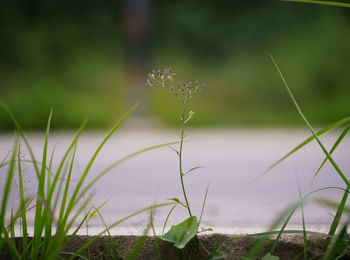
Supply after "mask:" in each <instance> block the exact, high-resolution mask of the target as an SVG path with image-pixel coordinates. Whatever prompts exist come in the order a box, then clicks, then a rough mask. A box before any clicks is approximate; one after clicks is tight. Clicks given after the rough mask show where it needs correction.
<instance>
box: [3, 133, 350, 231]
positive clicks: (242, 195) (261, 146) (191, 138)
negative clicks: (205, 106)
mask: <svg viewBox="0 0 350 260" xmlns="http://www.w3.org/2000/svg"><path fill="white" fill-rule="evenodd" d="M338 134H339V133H338ZM103 135H104V133H102V132H90V133H86V134H83V135H82V137H81V139H80V141H79V145H78V150H77V160H76V162H77V164H76V167H75V170H74V173H75V175H76V176H78V174H80V173H81V172H82V171H83V169H84V167H85V165H86V164H87V161H88V159H89V158H90V157H91V155H92V153H93V152H94V150H95V149H96V148H97V146H98V144H99V141H100V140H102V138H103ZM72 136H73V133H71V132H65V133H62V132H61V133H53V134H51V137H50V143H49V146H50V149H49V150H50V151H52V148H53V147H54V146H55V145H56V144H57V147H56V151H55V154H56V160H57V159H58V158H60V156H61V155H62V154H63V152H64V149H66V148H67V146H68V144H69V142H70V141H71V140H72ZM308 136H309V133H308V132H307V131H306V130H304V129H290V130H285V129H284V130H281V129H207V130H192V131H188V132H187V142H186V143H185V144H184V167H185V169H189V168H192V167H194V166H204V167H205V168H203V169H199V170H197V171H194V172H192V173H191V174H189V175H188V176H187V177H186V178H185V182H186V187H187V190H188V197H189V200H190V201H191V205H192V206H193V210H194V213H195V214H196V215H200V207H201V204H202V199H203V195H204V192H205V189H206V186H207V184H208V183H209V184H210V187H209V194H208V200H207V205H206V209H205V213H204V216H203V224H204V225H207V226H212V227H217V228H219V227H227V228H229V227H230V228H236V227H241V228H245V227H262V226H267V225H269V224H270V223H271V222H272V220H273V219H274V218H275V217H276V216H277V214H278V212H280V211H281V210H282V209H284V208H285V207H286V206H287V205H288V204H289V203H291V202H292V201H294V200H295V199H297V198H298V184H297V177H296V176H298V178H299V181H300V186H301V191H302V193H303V194H306V193H307V192H309V191H311V190H314V189H317V188H320V187H325V186H340V187H344V186H345V185H344V184H343V183H342V180H341V179H340V178H339V176H337V174H336V172H335V171H334V170H333V169H332V167H331V165H330V164H329V163H327V164H326V165H325V166H324V169H323V170H322V171H321V172H320V174H319V176H318V177H317V178H316V180H315V181H314V183H313V186H312V187H311V180H312V176H313V174H314V173H315V171H316V169H317V168H318V166H319V165H320V163H321V162H322V160H323V158H324V156H323V154H322V151H321V150H320V149H319V147H318V146H317V144H316V143H311V144H309V145H308V146H306V147H305V148H303V149H302V150H301V151H299V152H298V153H296V154H295V155H293V156H291V157H290V158H289V159H287V160H286V161H284V162H283V163H282V164H280V165H279V166H277V167H276V168H275V169H273V170H272V171H271V172H270V173H269V174H267V175H266V176H265V177H263V178H261V179H259V180H258V181H256V182H254V183H250V181H251V180H252V179H254V178H255V177H256V176H258V175H259V174H260V173H261V172H263V171H264V170H265V169H266V168H267V167H268V166H269V165H270V164H271V163H273V162H274V161H275V160H277V159H279V158H280V157H281V156H282V155H284V154H285V153H286V152H288V151H289V150H290V149H291V148H293V147H294V146H295V145H296V144H299V143H300V142H301V141H302V140H304V139H305V138H306V137H308ZM177 138H178V132H177V131H173V130H161V129H149V128H146V129H141V128H139V129H136V128H135V127H133V128H131V129H130V128H127V129H125V128H124V129H121V130H120V132H117V133H116V134H115V135H113V137H112V138H111V140H110V141H109V142H108V143H107V144H106V145H105V147H104V148H103V150H102V152H101V154H100V155H99V156H98V158H97V159H96V162H95V164H94V166H93V168H92V172H91V173H92V174H94V173H97V172H98V171H100V170H102V169H104V168H105V167H106V166H108V165H110V164H111V163H113V162H114V161H116V160H118V159H119V158H121V157H122V156H125V155H127V154H129V153H132V152H135V151H137V150H139V149H142V148H145V147H149V146H152V145H156V144H161V143H165V142H169V141H175V140H177ZM336 138H337V135H336V134H328V135H326V136H324V137H322V138H321V140H322V141H323V142H324V144H325V145H326V147H327V148H328V149H330V147H331V146H332V144H333V142H334V141H335V139H336ZM29 139H30V141H31V143H32V145H33V147H34V150H35V153H36V154H37V156H38V158H40V149H41V147H42V141H43V135H41V134H37V133H35V134H30V135H29ZM349 139H350V138H345V140H344V142H343V143H342V144H341V146H340V147H339V148H338V150H337V151H336V152H335V153H334V158H335V160H336V162H337V163H338V164H339V166H340V167H341V169H343V171H344V172H345V174H346V175H347V176H348V174H349V169H350V160H349V152H350V145H349V144H350V140H349ZM12 142H13V137H12V135H10V134H2V135H0V147H1V150H0V156H1V158H2V157H3V156H4V155H5V154H6V153H7V152H8V151H10V150H11V146H12ZM174 147H175V146H174ZM22 157H23V158H28V154H27V153H26V152H23V156H22ZM56 165H57V161H56ZM177 167H178V161H177V155H176V154H175V153H174V152H173V151H172V150H170V149H169V148H167V147H165V148H160V149H157V150H153V151H151V152H148V153H146V154H143V155H140V156H138V157H135V158H133V159H131V160H130V161H127V162H125V163H124V164H122V165H120V166H118V167H117V168H115V169H113V170H112V171H111V172H110V173H109V174H108V175H107V176H105V177H104V178H103V179H101V180H100V182H99V183H98V184H97V185H96V186H95V188H94V190H95V191H96V194H95V199H94V200H93V202H94V204H95V205H98V204H99V203H101V202H102V201H104V200H105V199H107V198H110V200H109V202H108V204H107V205H106V206H105V207H104V209H103V210H102V213H103V217H104V218H105V221H106V222H107V223H112V222H113V221H116V220H118V219H120V218H122V217H124V216H126V215H127V214H130V213H132V212H134V211H136V210H139V209H141V208H143V207H147V206H148V205H150V204H153V203H155V202H164V201H165V199H166V198H172V197H178V198H180V199H181V200H182V195H181V187H180V182H179V178H178V168H177ZM24 170H25V172H26V176H27V177H26V182H27V183H26V184H27V185H29V188H27V190H26V192H27V193H28V194H31V193H34V184H35V181H33V173H32V170H31V167H30V166H29V165H26V166H24ZM0 173H1V175H2V177H1V180H4V175H3V173H4V169H2V170H1V172H0ZM90 179H91V177H90ZM1 182H3V181H1ZM1 193H2V191H1ZM341 196H342V194H341V192H340V191H335V190H332V191H326V192H322V193H319V197H331V198H336V199H340V197H341ZM14 200H16V196H14ZM167 210H168V209H163V210H160V211H157V212H156V225H158V226H160V225H161V224H162V223H163V220H164V219H165V216H166V212H167ZM305 216H306V222H307V223H308V224H310V225H311V224H317V225H323V224H327V223H329V222H330V221H331V217H330V215H329V210H328V209H326V208H322V207H320V206H319V205H317V204H316V203H310V204H309V205H307V206H305ZM185 217H187V216H186V212H185V211H184V210H183V209H180V208H178V209H177V211H176V212H175V214H174V215H173V216H172V217H171V219H170V220H169V222H170V224H173V223H177V222H179V221H181V220H182V219H184V218H185ZM146 222H147V217H136V218H133V220H131V221H128V222H126V223H125V224H124V226H130V225H131V226H140V227H142V226H144V223H146ZM99 223H100V222H99V221H98V220H94V221H92V222H91V225H99ZM291 223H294V224H298V223H301V217H300V212H298V213H297V214H296V216H295V217H294V218H292V220H291Z"/></svg>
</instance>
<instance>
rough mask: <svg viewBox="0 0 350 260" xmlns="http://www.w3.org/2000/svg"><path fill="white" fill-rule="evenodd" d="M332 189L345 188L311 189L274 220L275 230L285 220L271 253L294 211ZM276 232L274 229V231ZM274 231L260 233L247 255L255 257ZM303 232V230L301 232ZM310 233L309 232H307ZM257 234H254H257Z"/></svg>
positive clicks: (272, 228) (273, 226)
mask: <svg viewBox="0 0 350 260" xmlns="http://www.w3.org/2000/svg"><path fill="white" fill-rule="evenodd" d="M331 189H337V190H343V191H344V189H343V188H339V187H324V188H320V189H317V190H314V191H311V192H309V193H307V194H306V195H304V196H303V198H302V199H299V200H298V201H296V202H294V203H292V204H291V205H290V206H288V207H287V208H286V209H285V210H284V211H283V212H282V213H281V214H280V215H279V216H278V217H277V218H276V220H275V221H274V223H273V224H272V225H271V227H270V230H274V229H276V228H277V227H278V226H279V225H280V224H281V223H282V222H283V220H284V222H283V225H282V227H281V229H280V230H279V231H278V232H276V233H277V237H276V239H275V241H274V243H273V245H272V247H271V249H270V253H271V254H273V252H274V250H275V249H276V246H277V243H278V242H279V239H280V237H281V235H282V234H283V233H286V231H285V228H286V226H287V225H288V223H289V220H290V219H291V217H292V216H293V214H294V212H295V211H296V209H297V208H298V207H299V206H300V205H301V204H305V203H306V202H307V200H308V198H309V197H310V196H311V195H313V194H315V193H318V192H321V191H325V190H331ZM273 232H274V231H273ZM299 232H300V231H299ZM276 233H275V232H274V233H270V232H264V233H259V234H261V236H262V238H261V239H260V240H259V241H258V242H257V243H256V244H255V245H254V246H253V247H252V248H251V249H250V250H249V251H248V253H247V256H248V257H251V258H253V257H255V256H256V255H257V254H258V253H259V252H260V251H261V250H262V248H263V247H264V245H265V244H266V242H267V237H268V236H270V235H272V234H276ZM300 233H301V232H300ZM306 233H309V232H306ZM256 235H257V234H255V235H253V236H256Z"/></svg>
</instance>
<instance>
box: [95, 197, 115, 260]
mask: <svg viewBox="0 0 350 260" xmlns="http://www.w3.org/2000/svg"><path fill="white" fill-rule="evenodd" d="M105 202H106V201H105ZM105 202H104V203H105ZM104 203H102V205H100V206H99V207H98V208H95V210H94V212H93V213H92V215H94V214H95V212H97V214H98V215H99V217H100V219H101V221H102V223H103V225H104V226H105V230H106V231H107V235H108V239H109V244H110V245H111V248H112V250H111V251H112V253H109V254H110V257H112V256H113V259H116V260H118V259H119V256H118V252H117V248H116V246H115V244H114V241H113V237H112V235H111V233H110V232H109V228H108V226H107V224H106V222H105V220H104V219H103V217H102V215H101V213H100V210H99V209H100V208H101V207H103V205H104ZM106 247H107V248H108V243H107V245H106Z"/></svg>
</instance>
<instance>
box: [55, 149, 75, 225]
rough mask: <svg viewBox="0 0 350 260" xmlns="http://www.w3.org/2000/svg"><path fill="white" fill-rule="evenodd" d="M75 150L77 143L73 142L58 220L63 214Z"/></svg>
mask: <svg viewBox="0 0 350 260" xmlns="http://www.w3.org/2000/svg"><path fill="white" fill-rule="evenodd" d="M76 151H77V143H75V145H74V150H73V155H72V159H71V162H70V166H69V171H68V176H67V179H66V185H65V188H64V192H63V198H62V201H61V206H60V214H59V217H58V219H59V221H60V220H61V219H62V217H63V214H64V210H65V208H66V202H67V197H68V191H69V184H70V180H71V177H72V171H73V163H74V159H75V154H76Z"/></svg>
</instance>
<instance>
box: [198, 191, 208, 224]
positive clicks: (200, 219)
mask: <svg viewBox="0 0 350 260" xmlns="http://www.w3.org/2000/svg"><path fill="white" fill-rule="evenodd" d="M208 190H209V184H208V185H207V188H206V189H205V194H204V200H203V204H202V209H201V215H200V217H199V221H198V224H199V225H200V224H201V221H202V217H203V212H204V208H205V203H206V202H207V196H208Z"/></svg>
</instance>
